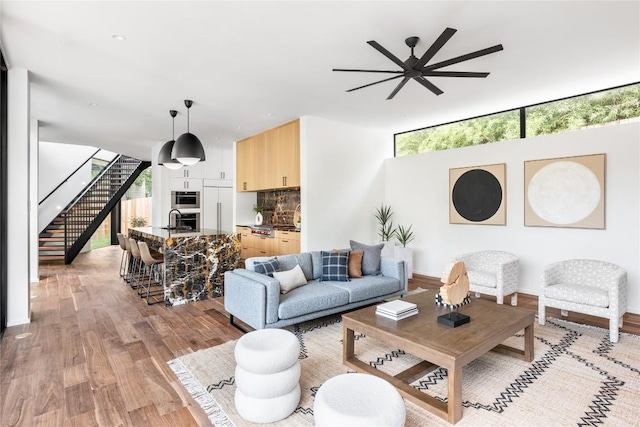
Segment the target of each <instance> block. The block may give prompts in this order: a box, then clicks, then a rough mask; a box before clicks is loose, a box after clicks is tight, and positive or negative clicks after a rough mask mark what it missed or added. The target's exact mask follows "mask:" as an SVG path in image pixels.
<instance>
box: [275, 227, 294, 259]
mask: <svg viewBox="0 0 640 427" xmlns="http://www.w3.org/2000/svg"><path fill="white" fill-rule="evenodd" d="M275 240H276V252H277V253H278V255H287V254H298V253H300V233H299V232H297V231H282V230H276V231H275Z"/></svg>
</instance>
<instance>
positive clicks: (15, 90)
mask: <svg viewBox="0 0 640 427" xmlns="http://www.w3.org/2000/svg"><path fill="white" fill-rule="evenodd" d="M7 94H8V104H9V105H8V116H7V121H8V147H7V177H8V179H9V183H8V185H7V191H8V194H7V196H8V200H10V201H11V203H9V204H8V208H7V222H8V230H7V247H8V248H10V250H9V251H8V252H7V281H8V284H7V326H14V325H21V324H23V323H29V321H30V298H29V239H28V236H29V137H30V135H29V120H30V117H29V72H28V71H27V70H24V69H17V68H13V69H10V70H9V75H8V90H7Z"/></svg>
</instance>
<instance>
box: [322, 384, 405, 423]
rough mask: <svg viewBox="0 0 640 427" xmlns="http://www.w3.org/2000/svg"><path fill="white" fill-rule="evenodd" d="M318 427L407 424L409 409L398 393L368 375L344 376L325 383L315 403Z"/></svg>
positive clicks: (392, 387) (391, 387)
mask: <svg viewBox="0 0 640 427" xmlns="http://www.w3.org/2000/svg"><path fill="white" fill-rule="evenodd" d="M313 417H314V420H315V425H317V426H398V427H402V426H403V425H404V421H405V417H406V410H405V407H404V401H403V400H402V396H400V393H398V390H396V388H395V387H394V386H392V385H391V384H389V383H388V382H387V381H385V380H383V379H382V378H378V377H376V376H373V375H368V374H342V375H338V376H336V377H333V378H331V379H329V380H327V381H325V382H324V384H322V386H321V387H320V389H318V392H317V393H316V397H315V400H314V402H313Z"/></svg>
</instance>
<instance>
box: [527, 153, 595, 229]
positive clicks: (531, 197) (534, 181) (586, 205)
mask: <svg viewBox="0 0 640 427" xmlns="http://www.w3.org/2000/svg"><path fill="white" fill-rule="evenodd" d="M527 190H528V194H527V199H528V201H529V205H530V206H531V209H533V211H534V212H535V213H536V215H538V216H539V217H540V218H542V219H543V220H545V221H547V222H550V223H552V224H558V225H569V224H574V223H576V222H579V221H582V220H584V219H585V218H587V217H588V216H589V215H591V213H593V211H594V210H595V209H596V207H597V206H598V204H599V203H600V196H601V192H602V189H601V188H600V182H599V181H598V177H597V176H596V175H595V174H594V173H593V172H592V171H591V170H590V169H589V168H588V167H586V166H584V165H582V164H580V163H577V162H572V161H559V162H554V163H551V164H548V165H546V166H544V167H542V168H541V169H540V170H539V171H538V172H536V174H535V175H534V176H533V177H532V178H531V181H530V182H529V186H528V188H527Z"/></svg>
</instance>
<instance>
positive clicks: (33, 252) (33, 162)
mask: <svg viewBox="0 0 640 427" xmlns="http://www.w3.org/2000/svg"><path fill="white" fill-rule="evenodd" d="M29 131H30V136H29V166H30V167H29V281H30V282H32V283H33V282H37V281H38V280H40V268H39V267H40V265H39V264H40V263H39V262H38V256H39V249H38V246H39V244H38V243H39V241H38V234H39V233H40V229H39V228H38V218H39V216H38V201H39V197H38V163H39V161H38V139H39V135H40V132H39V128H38V121H37V120H35V119H31V128H30V130H29Z"/></svg>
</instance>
